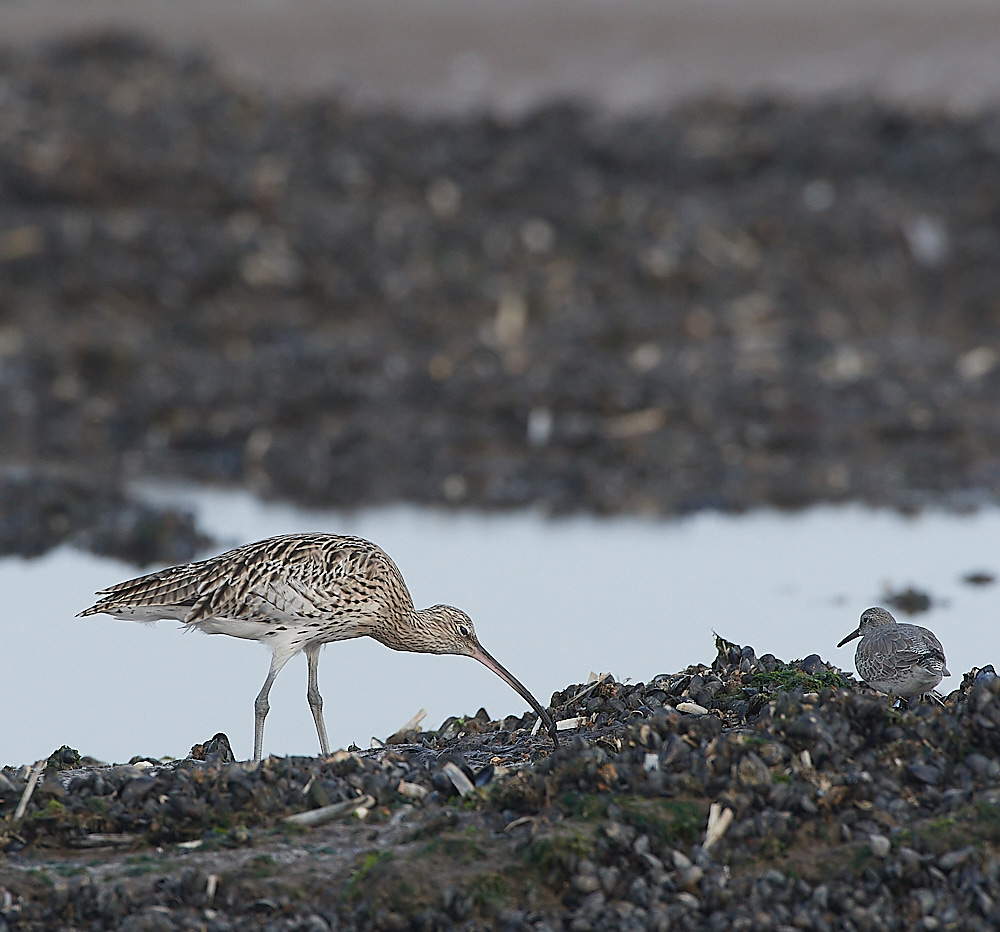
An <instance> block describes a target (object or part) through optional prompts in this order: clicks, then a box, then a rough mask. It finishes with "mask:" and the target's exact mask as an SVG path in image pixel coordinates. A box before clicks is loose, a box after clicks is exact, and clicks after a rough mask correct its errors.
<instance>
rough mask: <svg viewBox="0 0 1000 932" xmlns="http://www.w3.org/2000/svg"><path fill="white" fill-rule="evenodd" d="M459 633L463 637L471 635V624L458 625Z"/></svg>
mask: <svg viewBox="0 0 1000 932" xmlns="http://www.w3.org/2000/svg"><path fill="white" fill-rule="evenodd" d="M458 633H459V634H460V635H461V636H462V637H464V638H467V637H468V636H469V626H468V625H459V626H458Z"/></svg>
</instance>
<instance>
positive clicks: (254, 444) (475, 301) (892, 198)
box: [0, 0, 1000, 753]
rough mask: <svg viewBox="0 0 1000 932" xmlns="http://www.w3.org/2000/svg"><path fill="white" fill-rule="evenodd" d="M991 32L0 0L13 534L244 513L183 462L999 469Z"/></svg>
mask: <svg viewBox="0 0 1000 932" xmlns="http://www.w3.org/2000/svg"><path fill="white" fill-rule="evenodd" d="M998 36H1000V7H998V6H997V5H996V4H995V3H992V2H986V0H982V2H976V0H906V2H902V0H892V2H878V3H876V2H873V0H845V2H842V3H838V4H836V5H833V4H828V3H822V2H819V0H756V2H753V3H747V2H737V0H662V2H661V0H658V2H653V0H619V2H611V0H502V2H498V0H492V2H486V0H464V2H459V0H364V2H362V0H345V2H339V3H323V2H319V0H242V2H238V0H198V2H194V0H174V2H171V3H162V2H154V0H132V2H128V3H125V2H121V0H73V2H66V0H0V552H3V553H6V554H16V555H19V556H21V557H27V556H37V555H40V554H43V553H45V552H46V551H48V550H50V549H51V548H53V547H56V546H58V545H61V544H67V543H68V544H72V545H75V546H77V547H81V548H84V549H85V550H88V551H92V552H94V553H97V554H103V555H107V556H114V557H116V558H117V559H119V560H122V561H125V563H127V564H128V566H127V567H122V566H121V565H120V564H114V565H111V564H109V565H108V566H106V567H105V569H104V570H102V571H101V573H93V574H92V575H100V576H101V577H102V578H100V579H99V580H95V584H94V585H90V584H89V583H88V584H86V585H84V584H83V583H81V586H82V589H81V592H82V591H84V590H85V591H91V590H92V589H94V588H97V583H99V584H101V585H103V584H108V583H111V582H114V581H115V575H113V574H116V575H117V578H123V574H129V573H133V574H134V572H137V570H136V569H135V567H136V566H150V567H152V566H155V565H162V564H163V563H169V562H178V561H181V560H187V559H191V558H193V557H194V556H196V555H200V554H204V553H206V552H209V551H210V550H211V549H212V548H213V547H215V544H220V545H221V544H222V543H224V544H227V545H228V544H230V543H233V542H237V541H234V540H233V539H232V538H233V537H234V536H236V534H235V532H232V533H227V532H226V528H227V527H229V528H234V527H236V526H237V522H234V521H228V522H227V520H226V519H225V518H222V519H221V520H220V519H218V518H216V519H215V525H214V527H213V528H208V527H207V525H205V523H204V522H201V523H199V517H198V513H197V509H196V508H195V507H194V506H191V507H188V506H185V505H184V503H183V502H178V501H177V500H176V499H170V497H169V496H168V497H167V498H166V499H165V498H164V497H163V496H159V497H157V496H152V497H151V496H150V495H148V494H146V495H143V494H140V492H138V491H137V489H138V488H139V485H137V483H140V484H141V483H145V484H146V485H147V486H148V484H149V483H150V482H160V483H162V482H166V481H169V482H183V483H189V484H190V483H195V484H198V485H199V488H202V487H204V486H205V485H206V484H207V485H208V486H213V485H215V486H225V487H227V488H230V489H234V488H235V489H243V490H248V491H249V492H252V493H253V494H254V495H256V496H258V497H261V498H264V499H269V500H274V501H278V502H286V503H294V504H296V505H298V506H309V507H314V508H315V507H322V508H334V509H340V512H339V513H340V514H343V513H344V510H356V509H359V508H365V507H371V506H387V505H396V504H399V503H405V504H409V505H421V506H433V507H435V508H439V509H445V510H449V511H456V510H459V511H461V512H462V514H465V513H466V511H467V510H469V509H472V510H475V511H477V512H482V511H499V510H503V511H511V510H518V509H525V508H531V509H534V510H535V511H537V512H541V513H542V514H545V515H570V514H572V515H601V516H640V517H644V518H649V517H652V518H661V517H662V518H673V517H677V516H681V515H690V514H694V513H704V512H706V511H711V512H715V513H724V514H740V513H743V512H746V511H749V510H751V509H759V508H762V507H765V508H779V509H801V508H804V507H806V506H813V505H817V504H823V503H865V504H868V505H875V506H879V507H890V508H893V509H898V510H901V511H903V512H905V513H908V514H913V513H916V512H918V511H920V510H921V509H925V508H926V507H927V506H935V507H946V508H952V509H958V510H968V509H970V508H973V507H977V506H981V505H984V504H994V503H995V502H996V499H997V493H998V491H1000V407H998V405H997V403H996V401H997V392H998V389H1000V365H998V364H1000V331H998V323H1000V106H998V101H1000V40H998V38H997V37H998ZM296 520H300V521H302V522H304V523H305V522H308V521H309V518H308V513H306V515H305V516H302V515H300V517H299V518H298V519H296ZM323 520H324V521H331V522H332V520H333V519H330V518H329V517H327V518H324V519H323ZM318 521H319V519H316V521H315V522H314V523H313V526H316V523H317V522H318ZM342 524H343V522H342ZM282 527H283V529H286V530H291V529H293V527H292V526H291V524H289V526H287V527H285V526H284V525H283V526H282ZM324 529H330V530H335V529H337V528H335V527H330V528H326V527H325V525H324ZM247 533H250V532H249V531H248V532H247ZM844 534H845V537H844V539H843V542H842V546H843V547H845V548H849V547H850V532H849V531H847V532H844ZM213 540H214V542H215V543H214V544H213ZM380 543H383V544H385V546H386V549H387V550H389V551H390V553H395V552H398V549H399V547H400V546H402V545H398V544H397V549H396V550H394V549H393V547H392V546H391V544H392V543H393V541H391V540H390V541H388V542H386V541H384V540H380ZM407 546H408V545H407ZM597 546H599V544H598V545H597ZM926 546H927V549H928V551H929V552H931V553H933V550H934V547H935V546H936V544H935V542H934V541H933V540H932V539H931V540H928V541H927V545H926ZM215 549H218V547H215ZM469 549H470V550H471V551H472V552H474V551H475V549H476V545H475V544H471V545H470V547H469ZM538 559H539V560H542V559H544V553H540V554H539V557H538ZM963 559H964V557H963ZM971 560H972V558H971V557H970V558H969V561H968V562H969V563H970V565H969V566H966V567H956V568H955V573H958V571H959V569H967V570H975V569H977V567H976V566H972V565H971ZM982 562H983V565H984V567H985V568H986V569H988V570H989V569H990V567H991V566H992V554H989V553H984V554H983V558H982ZM109 567H110V568H109ZM0 569H2V567H0ZM715 569H716V570H718V568H717V567H716V568H715ZM404 572H406V573H407V576H408V577H410V576H411V574H410V573H409V572H407V568H406V567H404ZM473 572H474V571H473ZM664 572H667V570H664ZM873 572H874V570H873ZM105 576H107V577H108V578H104V577H105ZM473 578H474V577H473ZM955 578H957V577H955ZM878 579H879V577H878V576H877V575H875V576H874V577H873V579H872V580H871V581H870V582H868V581H866V582H865V583H864V585H863V586H861V587H860V591H859V592H858V593H857V594H856V595H855V594H854V593H852V596H851V601H850V602H849V605H847V606H846V607H844V608H843V609H842V610H843V612H844V616H845V623H844V631H843V632H842V633H845V634H846V633H848V632H849V631H850V630H851V629H852V628H853V627H854V626H855V624H856V619H857V615H858V613H859V612H860V610H861V609H863V608H864V607H866V605H865V604H855V602H854V599H855V598H856V599H857V601H858V602H861V601H863V600H867V599H868V598H869V596H868V595H866V594H865V593H867V592H871V596H870V598H871V599H874V598H875V597H877V595H878V593H877V592H872V589H873V588H875V581H876V580H878ZM712 580H713V577H712V576H711V575H710V574H709V575H706V578H705V580H704V581H703V582H702V585H703V586H704V585H710V584H711V583H712ZM32 585H35V586H37V585H38V584H37V583H33V584H32ZM555 585H556V586H558V585H561V583H557V584H555ZM838 586H840V583H838ZM865 587H868V588H865ZM837 591H838V592H840V593H841V594H842V593H843V589H842V588H839V589H838V590H837ZM835 594H836V593H833V592H826V591H824V592H823V593H822V598H823V599H826V600H827V601H826V603H825V604H826V605H827V607H829V605H831V604H833V603H832V602H830V599H831V598H832V597H833V596H834V595H835ZM36 597H38V596H36ZM815 597H816V598H817V599H818V598H820V595H818V594H817V595H816V596H815ZM80 598H81V599H86V598H87V596H86V595H82V594H81V596H80ZM656 598H657V600H661V599H662V595H660V594H658V595H657V597H656ZM432 599H433V600H435V601H436V600H445V601H447V600H448V596H447V593H439V594H437V595H434V596H432ZM43 601H44V600H43ZM527 601H529V602H530V598H528V599H527ZM85 604H87V603H86V602H84V604H81V605H80V606H79V607H80V608H83V607H85ZM29 608H30V609H31V610H32V611H36V610H37V608H38V606H37V605H27V604H23V603H21V604H18V605H16V606H14V607H13V610H12V611H10V612H8V617H7V619H5V623H6V624H7V625H8V626H15V625H21V624H23V621H22V620H21V619H22V612H24V611H27V610H28V609H29ZM60 611H61V612H62V611H64V609H62V608H60ZM760 612H761V615H762V617H767V615H768V614H769V609H766V608H765V607H764V606H761V607H760ZM650 613H651V617H652V616H654V615H655V617H656V618H657V619H658V620H659V619H661V618H663V617H665V614H664V613H666V616H669V606H664V605H663V604H662V602H661V601H657V608H656V609H655V612H654V611H653V610H652V609H651V610H650ZM60 617H61V621H62V623H63V624H65V623H66V620H65V618H63V617H62V616H60ZM990 617H991V618H992V617H995V616H994V615H990ZM605 620H606V619H605ZM87 623H88V624H96V623H98V622H95V620H94V619H88V620H87ZM541 623H543V621H542V620H540V619H538V618H535V619H532V618H531V617H530V615H529V617H528V619H527V620H526V624H528V625H529V627H530V626H535V627H537V625H538V624H541ZM709 623H710V620H707V621H706V625H708V624H709ZM991 623H992V622H991ZM77 624H79V623H77ZM570 624H571V623H570V622H566V623H565V624H563V623H559V624H558V625H555V626H554V627H555V628H556V630H557V631H558V632H559V635H558V636H559V637H562V636H564V634H565V631H566V627H567V625H570ZM112 627H113V626H112ZM722 633H725V634H726V636H727V637H730V638H734V639H737V640H739V637H740V635H739V633H738V632H736V631H724V632H722ZM940 633H941V632H940V631H939V634H940ZM163 636H167V635H163ZM699 636H701V635H699ZM501 637H502V635H501ZM211 640H212V641H215V640H217V639H211ZM218 640H221V639H218ZM147 641H148V639H147ZM484 642H486V643H487V644H488V645H489V646H490V647H491V649H493V645H494V644H495V643H496V640H493V641H490V640H488V639H487V638H486V637H485V636H484ZM8 643H12V642H11V641H10V640H9V639H8ZM946 644H947V640H946ZM223 646H225V645H223ZM107 649H108V650H111V651H113V650H114V647H113V646H109V647H108V648H107ZM514 649H515V643H514V642H513V641H511V644H510V646H509V647H508V648H507V652H506V653H505V652H504V651H503V650H501V649H500V648H497V649H496V650H495V652H496V653H497V654H498V656H500V655H502V656H503V658H504V659H505V662H508V663H509V665H510V666H511V667H512V668H513V669H514V670H515V672H518V670H519V668H518V667H517V664H516V663H515V662H514V661H513V659H511V651H512V650H514ZM770 649H772V650H775V649H776V648H774V647H771V648H770ZM789 649H791V648H789ZM706 650H707V651H708V653H709V654H710V653H711V649H710V642H709V641H706ZM112 659H113V658H112ZM256 659H257V660H259V663H260V675H259V677H258V675H257V671H256V669H254V671H253V680H254V681H255V682H256V681H257V680H258V679H261V680H262V677H263V672H264V666H263V663H264V658H263V657H258V658H256ZM702 659H706V660H707V659H710V656H709V657H704V658H702ZM18 662H21V661H18ZM25 663H28V666H30V662H28V661H25ZM581 663H582V661H581ZM672 663H674V659H673V658H671V657H664V660H663V664H662V666H663V667H664V668H666V667H667V666H669V665H670V664H672ZM844 665H849V661H848V660H847V659H846V658H845V660H844ZM108 669H113V667H109V668H108ZM140 672H141V671H140ZM586 672H587V671H586V670H582V669H581V675H582V676H584V677H585V675H586ZM650 672H652V671H650ZM286 675H287V674H286ZM519 675H521V676H522V678H526V676H525V675H524V674H520V673H519ZM642 675H646V674H645V673H643V674H642ZM563 685H564V684H563V683H561V682H559V683H552V684H548V685H546V686H538V687H536V689H537V691H538V692H539V693H540V694H541V695H540V698H543V700H544V699H546V698H547V696H548V692H547V691H546V690H547V689H551V690H554V689H557V688H561V687H562V686H563ZM240 688H241V689H242V687H240ZM256 688H258V686H254V687H253V689H252V691H248V692H247V695H246V710H242V711H245V713H246V718H247V720H248V721H249V707H250V703H251V697H252V695H253V694H254V693H255V691H256ZM297 688H298V687H296V689H297ZM499 688H500V689H503V688H504V687H503V686H502V684H500V685H499ZM248 689H249V687H248ZM475 704H476V703H473V705H475ZM298 711H299V712H301V713H303V714H302V715H301V716H300V717H302V719H303V722H304V724H305V725H306V726H308V727H311V724H310V723H309V722H308V720H307V716H305V714H304V710H301V709H300V710H298ZM403 711H405V714H402V713H399V714H396V715H395V716H394V719H399V721H395V720H393V721H392V722H391V724H392V725H393V726H395V725H398V724H401V722H402V721H404V720H405V719H406V718H408V717H409V715H410V713H411V711H413V710H411V709H409V707H408V706H407V707H406V708H405V710H403ZM452 711H455V710H452ZM470 711H471V710H470ZM373 727H374V726H373ZM380 727H381V726H380ZM386 727H387V728H388V725H387V726H386ZM215 730H218V729H215ZM389 730H391V729H389ZM389 730H386V731H385V732H384V733H389ZM211 731H212V729H211V728H209V729H208V731H207V733H206V734H197V735H194V736H193V737H192V739H191V741H190V742H189V743H193V742H194V740H203V739H204V738H207V737H208V736H209V735H210V733H211ZM304 733H305V734H306V735H308V730H306V731H305V732H304ZM44 750H45V752H46V753H48V750H50V748H45V749H44ZM25 753H26V752H25Z"/></svg>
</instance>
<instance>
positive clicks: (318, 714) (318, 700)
mask: <svg viewBox="0 0 1000 932" xmlns="http://www.w3.org/2000/svg"><path fill="white" fill-rule="evenodd" d="M322 646H323V645H322V644H310V645H309V646H308V647H307V648H305V652H306V660H307V661H308V662H309V686H308V688H307V689H306V699H308V700H309V711H310V712H312V714H313V721H314V722H315V723H316V734H317V735H319V752H320V754H322V755H323V756H324V757H327V756H329V754H330V741H329V739H328V738H327V736H326V722H324V721H323V697H322V696H321V695H320V694H319V682H318V681H317V674H318V673H319V649H320V648H321V647H322Z"/></svg>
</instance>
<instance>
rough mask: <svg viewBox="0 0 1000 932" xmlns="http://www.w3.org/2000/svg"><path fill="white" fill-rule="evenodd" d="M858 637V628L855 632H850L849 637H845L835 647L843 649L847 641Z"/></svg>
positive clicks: (859, 630)
mask: <svg viewBox="0 0 1000 932" xmlns="http://www.w3.org/2000/svg"><path fill="white" fill-rule="evenodd" d="M859 637H861V629H860V628H858V630H857V631H852V632H851V633H850V634H849V635H847V637H846V638H844V640H842V641H841V642H840V643H839V644H838V645H837V647H843V646H844V645H845V644H846V643H847V642H848V641H853V640H854V639H855V638H859Z"/></svg>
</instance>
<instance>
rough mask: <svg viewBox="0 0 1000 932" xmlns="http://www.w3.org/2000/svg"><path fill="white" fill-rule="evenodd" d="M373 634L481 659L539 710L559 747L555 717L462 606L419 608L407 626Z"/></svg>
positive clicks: (393, 642)
mask: <svg viewBox="0 0 1000 932" xmlns="http://www.w3.org/2000/svg"><path fill="white" fill-rule="evenodd" d="M373 637H375V638H376V639H377V640H379V641H381V642H382V643H383V644H385V645H386V647H391V648H393V649H394V650H411V651H418V652H420V653H424V654H460V655H461V656H463V657H472V658H473V659H474V660H478V661H479V662H480V663H481V664H482V665H483V666H484V667H488V668H489V669H490V670H492V671H493V672H494V673H495V674H496V675H497V676H499V677H500V679H502V680H503V681H504V682H505V683H506V684H507V685H508V686H510V688H511V689H513V690H514V691H515V692H517V693H519V694H520V696H521V697H522V698H523V699H524V700H525V701H526V702H527V703H528V705H530V706H531V708H532V709H534V710H535V713H536V714H537V715H538V717H539V718H540V719H541V720H542V724H543V725H544V726H545V730H546V731H548V733H549V735H550V737H551V738H552V741H553V743H554V744H555V745H556V746H557V747H558V745H559V738H558V737H557V733H556V726H555V722H553V721H552V716H550V715H549V713H548V712H546V711H545V709H544V708H542V705H541V703H540V702H539V701H538V700H537V699H536V698H535V697H534V696H533V695H531V693H530V692H528V690H527V689H526V688H525V687H524V686H523V685H522V683H521V682H520V680H518V679H517V678H516V677H515V676H514V674H513V673H511V672H510V671H509V670H508V669H507V668H506V667H505V666H503V664H501V663H500V661H498V660H497V659H496V658H495V657H493V655H492V654H490V652H489V651H488V650H486V648H485V647H483V645H482V644H480V643H479V638H478V637H477V636H476V628H475V625H473V624H472V619H471V618H470V617H469V616H468V615H466V614H465V612H463V611H462V610H461V609H460V608H455V607H454V606H453V605H432V606H431V607H430V608H423V609H420V610H419V611H415V612H414V613H413V615H412V616H411V618H410V619H409V621H408V623H406V624H405V626H404V627H403V628H401V629H399V630H393V631H390V630H389V629H386V630H384V631H380V632H377V633H375V634H373Z"/></svg>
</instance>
